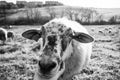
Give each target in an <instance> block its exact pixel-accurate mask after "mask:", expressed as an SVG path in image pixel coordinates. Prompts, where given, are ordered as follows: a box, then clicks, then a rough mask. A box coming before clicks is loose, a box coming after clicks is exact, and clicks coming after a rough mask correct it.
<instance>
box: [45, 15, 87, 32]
mask: <svg viewBox="0 0 120 80" xmlns="http://www.w3.org/2000/svg"><path fill="white" fill-rule="evenodd" d="M52 22H56V23H60V24H64V25H65V26H66V27H68V28H71V29H72V30H74V31H76V32H83V33H87V34H88V31H87V30H86V29H85V28H84V27H83V26H82V25H81V24H79V23H78V22H76V21H71V20H68V19H67V18H65V17H64V18H55V19H53V20H51V21H50V22H48V24H49V23H52ZM45 25H46V24H45Z"/></svg>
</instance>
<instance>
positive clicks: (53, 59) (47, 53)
mask: <svg viewBox="0 0 120 80" xmlns="http://www.w3.org/2000/svg"><path fill="white" fill-rule="evenodd" d="M22 36H23V37H25V38H28V39H31V40H35V41H38V40H39V38H42V43H41V48H40V51H39V61H38V66H39V69H38V71H39V75H40V76H41V77H43V78H48V79H49V78H52V77H54V76H55V75H56V74H57V73H58V72H59V71H60V70H62V68H64V66H65V59H66V58H67V57H68V56H69V54H68V53H66V51H67V50H69V49H70V47H72V44H71V43H72V39H75V40H77V41H79V42H82V43H89V42H92V41H93V38H92V37H91V36H89V35H88V34H85V33H78V32H74V31H72V29H71V28H66V27H60V28H58V27H57V28H56V27H44V26H43V27H42V28H41V29H40V30H35V29H32V30H27V31H25V32H24V33H23V34H22ZM71 49H72V48H71Z"/></svg>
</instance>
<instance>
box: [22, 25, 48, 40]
mask: <svg viewBox="0 0 120 80" xmlns="http://www.w3.org/2000/svg"><path fill="white" fill-rule="evenodd" d="M45 32H46V30H45V28H44V26H42V27H41V29H40V30H36V29H31V30H27V31H25V32H23V33H22V36H23V37H24V38H27V39H31V40H35V41H38V40H39V38H41V37H42V36H44V35H45Z"/></svg>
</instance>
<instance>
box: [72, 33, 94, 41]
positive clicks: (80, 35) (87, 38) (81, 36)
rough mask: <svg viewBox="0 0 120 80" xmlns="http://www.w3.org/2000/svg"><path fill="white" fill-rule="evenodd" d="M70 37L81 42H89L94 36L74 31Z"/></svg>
mask: <svg viewBox="0 0 120 80" xmlns="http://www.w3.org/2000/svg"><path fill="white" fill-rule="evenodd" d="M72 38H73V39H75V40H77V41H79V42H81V43H90V42H93V41H94V38H93V37H91V36H90V35H89V34H86V33H80V32H75V34H74V35H73V36H72Z"/></svg>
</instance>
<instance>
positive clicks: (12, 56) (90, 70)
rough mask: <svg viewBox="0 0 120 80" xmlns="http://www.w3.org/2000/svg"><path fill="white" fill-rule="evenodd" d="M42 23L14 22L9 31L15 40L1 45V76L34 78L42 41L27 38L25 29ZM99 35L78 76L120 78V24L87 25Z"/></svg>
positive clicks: (13, 79)
mask: <svg viewBox="0 0 120 80" xmlns="http://www.w3.org/2000/svg"><path fill="white" fill-rule="evenodd" d="M39 27H40V26H29V25H28V26H13V28H12V29H9V30H8V31H13V32H14V34H15V37H14V40H13V41H10V40H8V41H7V42H6V44H5V45H0V80H33V76H34V71H35V69H36V68H37V58H36V57H37V55H36V53H33V52H32V51H31V49H32V50H35V47H36V46H37V43H38V42H35V41H32V40H27V39H25V38H23V37H22V36H21V33H22V32H24V31H26V30H28V29H31V28H37V29H39ZM84 27H86V28H87V30H88V31H89V33H90V35H92V36H93V37H94V39H95V41H94V43H93V52H92V56H91V61H90V63H89V64H88V65H87V67H85V68H84V69H83V70H82V71H81V72H80V73H78V74H76V77H77V78H78V79H77V80H120V25H99V26H98V25H94V26H92V25H91V26H84Z"/></svg>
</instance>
